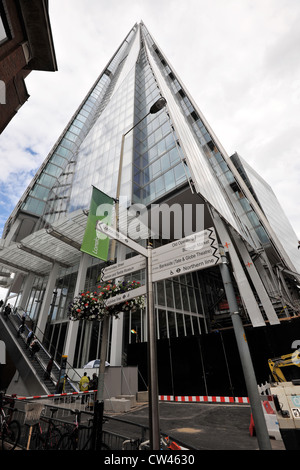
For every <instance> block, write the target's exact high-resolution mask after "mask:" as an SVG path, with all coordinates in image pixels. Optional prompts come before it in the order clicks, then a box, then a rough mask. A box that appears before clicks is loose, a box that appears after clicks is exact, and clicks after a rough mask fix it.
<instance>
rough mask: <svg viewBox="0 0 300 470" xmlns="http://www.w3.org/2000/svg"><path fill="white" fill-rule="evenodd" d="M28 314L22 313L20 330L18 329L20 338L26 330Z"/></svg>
mask: <svg viewBox="0 0 300 470" xmlns="http://www.w3.org/2000/svg"><path fill="white" fill-rule="evenodd" d="M26 316H27V314H26V312H23V313H22V318H21V324H20V326H19V329H18V336H20V334H21V333H23V331H24V329H25V321H26Z"/></svg>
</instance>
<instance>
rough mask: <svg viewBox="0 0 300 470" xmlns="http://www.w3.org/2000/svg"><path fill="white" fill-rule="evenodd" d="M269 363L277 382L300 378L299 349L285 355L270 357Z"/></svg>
mask: <svg viewBox="0 0 300 470" xmlns="http://www.w3.org/2000/svg"><path fill="white" fill-rule="evenodd" d="M268 364H269V367H270V370H271V373H272V376H273V378H274V380H275V382H290V381H292V380H294V379H300V350H299V349H296V351H294V352H292V353H289V354H285V355H284V356H280V357H276V358H274V359H269V360H268ZM283 369H284V371H283Z"/></svg>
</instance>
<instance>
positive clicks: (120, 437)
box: [6, 391, 195, 450]
mask: <svg viewBox="0 0 300 470" xmlns="http://www.w3.org/2000/svg"><path fill="white" fill-rule="evenodd" d="M94 394H95V391H93V392H78V393H76V392H74V393H63V394H54V395H37V396H32V397H15V396H14V397H13V398H14V399H15V400H16V406H15V410H16V411H15V414H14V417H15V419H17V420H18V421H19V422H20V424H21V440H20V443H19V446H20V448H21V449H26V448H28V449H29V450H36V449H34V447H32V446H34V440H31V433H32V431H33V429H32V426H33V425H35V423H36V416H34V417H33V418H34V419H32V416H31V415H29V417H28V406H27V405H28V404H34V406H35V405H36V404H41V405H43V407H44V409H43V411H42V412H41V407H39V409H38V410H37V411H38V413H36V414H39V413H40V412H41V414H40V420H39V424H38V425H39V426H40V428H41V431H42V433H44V435H45V434H46V433H47V428H48V423H49V417H50V416H52V414H51V412H52V411H53V408H57V412H55V415H54V416H52V417H51V419H52V421H53V422H54V423H55V424H56V425H58V426H60V428H61V429H63V428H65V429H66V430H68V429H70V425H71V426H72V424H73V422H74V415H73V414H72V413H71V411H72V410H74V409H75V408H76V409H79V410H80V411H81V413H82V417H81V423H82V424H88V423H89V421H91V420H92V419H93V412H92V411H89V409H86V408H87V406H88V403H84V404H82V405H81V407H80V403H78V402H77V398H83V397H84V398H86V397H85V395H90V397H91V398H93V397H94ZM6 397H7V395H6ZM8 398H11V397H8ZM74 399H75V401H74ZM61 400H68V401H63V402H61ZM72 400H73V401H72ZM79 401H81V400H79ZM35 411H36V410H35ZM104 418H105V422H104V423H103V431H102V439H103V442H104V443H105V444H107V445H108V446H109V448H110V449H111V450H122V446H123V442H124V441H125V440H135V439H137V440H139V441H140V442H144V441H145V440H147V439H149V427H148V426H145V425H143V424H138V423H134V422H131V421H129V420H125V419H122V418H120V417H118V416H111V415H104ZM162 436H165V437H166V436H168V437H169V438H170V439H172V440H174V441H176V442H177V444H178V445H180V446H181V447H182V448H189V449H190V450H195V449H194V448H193V447H191V446H187V445H186V444H185V443H183V442H181V441H179V440H178V439H177V438H174V437H172V436H170V435H169V434H165V433H162ZM84 440H85V436H82V441H84Z"/></svg>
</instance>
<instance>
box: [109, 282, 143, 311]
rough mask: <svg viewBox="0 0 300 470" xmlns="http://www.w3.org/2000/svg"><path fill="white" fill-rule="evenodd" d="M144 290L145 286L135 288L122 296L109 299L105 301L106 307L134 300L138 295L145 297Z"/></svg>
mask: <svg viewBox="0 0 300 470" xmlns="http://www.w3.org/2000/svg"><path fill="white" fill-rule="evenodd" d="M146 290H147V289H146V286H141V287H137V288H136V289H132V290H129V291H127V292H123V294H119V295H115V296H114V297H111V298H110V299H107V300H106V301H105V304H106V307H110V306H111V305H116V304H120V303H122V302H126V300H130V299H134V298H135V297H139V296H140V295H145V294H146Z"/></svg>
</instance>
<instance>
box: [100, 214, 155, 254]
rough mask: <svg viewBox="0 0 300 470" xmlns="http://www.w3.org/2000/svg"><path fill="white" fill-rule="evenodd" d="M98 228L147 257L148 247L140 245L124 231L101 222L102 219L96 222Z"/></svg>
mask: <svg viewBox="0 0 300 470" xmlns="http://www.w3.org/2000/svg"><path fill="white" fill-rule="evenodd" d="M96 230H99V232H102V233H104V234H105V235H107V236H108V237H109V238H113V239H114V240H117V241H118V242H120V243H122V245H125V246H128V248H132V249H133V250H134V251H137V252H138V253H140V254H141V255H143V256H145V257H147V249H146V248H144V247H143V246H141V245H139V244H138V243H136V242H135V241H134V240H132V239H131V238H129V237H126V235H124V234H123V233H121V232H119V231H117V230H115V229H114V228H113V227H109V226H108V225H106V224H105V223H104V222H101V220H98V222H97V224H96Z"/></svg>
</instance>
